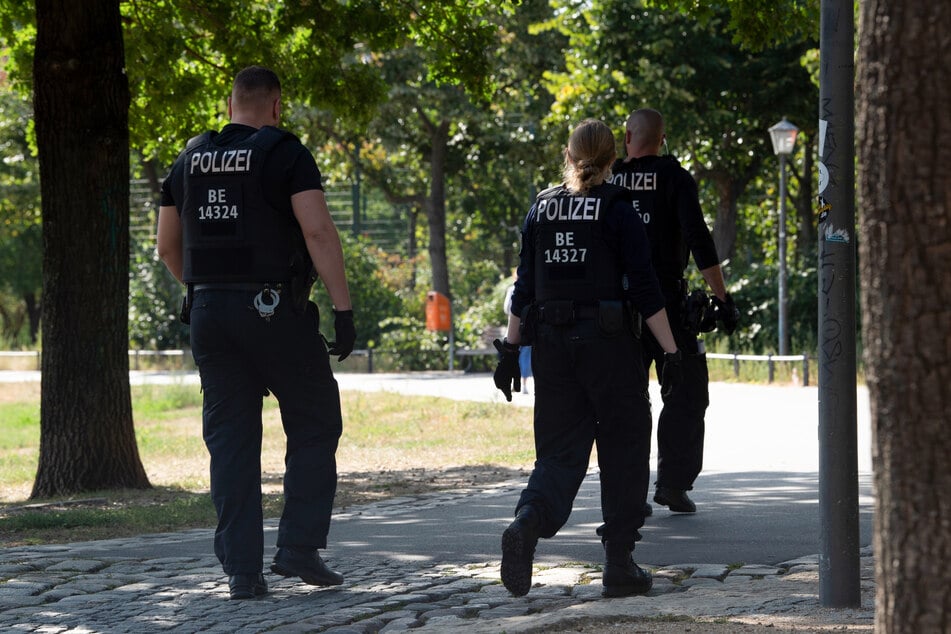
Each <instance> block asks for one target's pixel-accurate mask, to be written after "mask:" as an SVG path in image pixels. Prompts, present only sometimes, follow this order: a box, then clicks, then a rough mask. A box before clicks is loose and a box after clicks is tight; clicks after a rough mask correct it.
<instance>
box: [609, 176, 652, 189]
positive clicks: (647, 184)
mask: <svg viewBox="0 0 951 634" xmlns="http://www.w3.org/2000/svg"><path fill="white" fill-rule="evenodd" d="M611 182H612V183H614V184H615V185H621V186H622V187H627V188H628V189H630V190H632V191H636V192H650V191H654V190H656V189H657V172H628V173H626V174H615V175H614V176H613V177H612V178H611Z"/></svg>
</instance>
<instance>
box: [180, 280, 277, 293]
mask: <svg viewBox="0 0 951 634" xmlns="http://www.w3.org/2000/svg"><path fill="white" fill-rule="evenodd" d="M286 285H287V282H199V283H197V284H192V285H191V286H192V290H196V291H260V290H263V289H264V287H265V286H266V287H268V288H270V289H271V290H272V291H274V292H279V291H280V290H281V289H283V288H284V287H285V286H286Z"/></svg>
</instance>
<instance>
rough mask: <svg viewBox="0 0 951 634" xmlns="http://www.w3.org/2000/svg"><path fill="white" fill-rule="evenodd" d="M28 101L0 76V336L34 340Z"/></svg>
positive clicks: (6, 341)
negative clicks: (31, 313) (31, 320)
mask: <svg viewBox="0 0 951 634" xmlns="http://www.w3.org/2000/svg"><path fill="white" fill-rule="evenodd" d="M31 130H32V104H31V102H30V100H29V99H28V98H26V97H22V96H20V95H18V94H17V93H15V92H14V91H13V90H11V87H10V86H9V84H7V83H6V82H3V81H2V80H0V155H2V157H3V161H0V341H2V344H3V345H4V346H6V347H21V346H25V345H30V344H34V343H35V341H34V340H33V339H32V336H31V335H32V333H31V332H30V328H29V315H28V309H29V307H30V304H28V303H27V302H32V303H33V306H34V307H35V306H36V305H37V304H38V297H39V294H40V290H41V288H42V263H43V257H42V255H43V246H42V245H43V236H42V229H41V226H40V188H39V166H38V165H37V161H36V157H35V153H34V151H33V150H32V148H31V143H30V131H31Z"/></svg>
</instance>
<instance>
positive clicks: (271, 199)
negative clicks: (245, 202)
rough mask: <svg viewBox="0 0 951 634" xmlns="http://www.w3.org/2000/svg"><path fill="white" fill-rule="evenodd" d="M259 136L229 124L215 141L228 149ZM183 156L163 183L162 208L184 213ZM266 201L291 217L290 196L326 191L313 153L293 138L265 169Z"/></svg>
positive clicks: (274, 152)
mask: <svg viewBox="0 0 951 634" xmlns="http://www.w3.org/2000/svg"><path fill="white" fill-rule="evenodd" d="M255 132H257V129H256V128H252V127H250V126H246V125H241V124H238V123H229V124H228V125H226V126H225V127H224V128H222V129H221V132H220V133H218V135H217V136H216V137H215V139H214V142H215V144H216V145H219V146H222V147H225V146H227V145H229V144H232V143H235V142H238V141H241V140H244V139H246V138H248V137H249V136H251V135H252V134H254V133H255ZM184 169H185V162H184V155H182V156H179V157H178V159H177V160H176V161H175V164H174V165H172V169H171V170H170V171H169V174H168V176H167V177H166V178H165V180H164V181H163V182H162V206H173V205H174V206H176V207H178V212H179V214H180V213H181V212H182V201H183V200H184ZM264 169H265V179H266V180H265V181H264V182H266V183H268V186H267V187H266V188H265V197H266V198H267V200H268V203H269V204H270V205H271V206H272V207H274V208H275V209H277V210H279V211H281V212H287V213H292V209H291V196H293V195H294V194H298V193H300V192H303V191H308V190H311V189H320V190H322V189H323V185H322V184H321V179H320V170H319V169H318V168H317V162H316V161H315V160H314V156H313V155H312V154H311V153H310V151H309V150H308V149H307V148H306V147H304V145H303V144H302V143H301V142H300V141H299V140H298V139H297V138H296V137H294V136H288V137H287V138H285V140H283V141H281V142H280V143H278V144H277V145H276V146H275V147H274V149H273V150H271V152H270V154H268V158H267V163H266V164H265V166H264Z"/></svg>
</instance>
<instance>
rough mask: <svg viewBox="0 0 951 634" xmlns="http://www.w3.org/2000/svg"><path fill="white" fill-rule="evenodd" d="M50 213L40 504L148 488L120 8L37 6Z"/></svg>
mask: <svg viewBox="0 0 951 634" xmlns="http://www.w3.org/2000/svg"><path fill="white" fill-rule="evenodd" d="M36 25H37V37H36V49H35V56H34V67H33V79H34V110H35V122H36V138H37V146H38V148H39V164H40V182H41V194H42V209H43V298H42V308H41V315H42V317H41V319H42V323H43V357H42V366H41V368H42V386H41V397H40V458H39V467H38V470H37V474H36V481H35V483H34V485H33V492H32V497H49V496H56V495H68V494H73V493H77V492H82V491H90V490H101V489H112V488H122V487H132V488H145V487H148V486H149V481H148V478H147V476H146V474H145V470H144V469H143V467H142V463H141V461H140V459H139V454H138V450H137V448H136V443H135V433H134V428H133V421H132V402H131V397H130V391H129V357H128V297H129V126H128V109H129V87H128V81H127V78H126V75H125V72H124V52H123V43H122V28H121V23H120V14H119V2H118V0H81V1H80V2H76V1H75V0H71V1H69V2H67V1H66V0H37V1H36Z"/></svg>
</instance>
